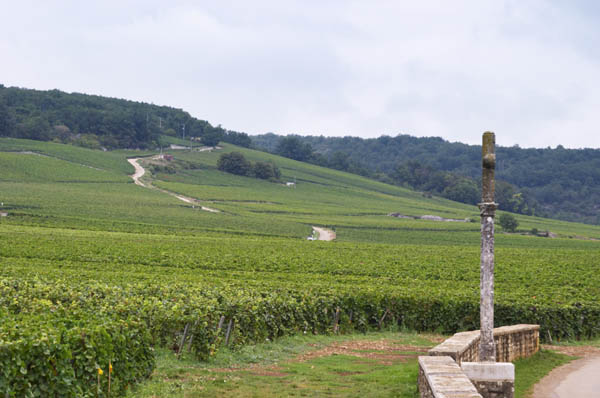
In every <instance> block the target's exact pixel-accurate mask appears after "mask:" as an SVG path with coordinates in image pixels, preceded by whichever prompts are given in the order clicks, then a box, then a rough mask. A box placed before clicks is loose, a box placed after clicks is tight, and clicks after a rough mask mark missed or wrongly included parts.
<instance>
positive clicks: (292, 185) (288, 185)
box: [285, 181, 296, 187]
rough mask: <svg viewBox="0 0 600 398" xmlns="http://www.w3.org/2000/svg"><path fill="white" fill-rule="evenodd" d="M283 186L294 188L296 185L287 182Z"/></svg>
mask: <svg viewBox="0 0 600 398" xmlns="http://www.w3.org/2000/svg"><path fill="white" fill-rule="evenodd" d="M285 186H286V187H295V186H296V183H295V182H291V181H288V182H286V183H285Z"/></svg>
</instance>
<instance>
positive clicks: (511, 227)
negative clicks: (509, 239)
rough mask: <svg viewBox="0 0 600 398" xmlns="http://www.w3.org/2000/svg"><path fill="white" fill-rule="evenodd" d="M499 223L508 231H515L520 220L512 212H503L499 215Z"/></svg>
mask: <svg viewBox="0 0 600 398" xmlns="http://www.w3.org/2000/svg"><path fill="white" fill-rule="evenodd" d="M498 224H500V226H501V227H502V229H503V230H505V231H507V232H515V231H516V230H517V227H518V226H519V221H517V219H516V218H515V216H513V215H512V214H510V213H502V214H500V217H498Z"/></svg>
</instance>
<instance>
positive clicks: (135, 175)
mask: <svg viewBox="0 0 600 398" xmlns="http://www.w3.org/2000/svg"><path fill="white" fill-rule="evenodd" d="M140 159H141V158H134V159H127V161H128V162H129V163H130V164H131V165H132V166H133V167H134V168H135V173H133V174H132V175H131V178H132V179H133V182H135V183H136V184H137V185H139V186H141V187H144V188H156V187H153V186H150V185H146V184H144V183H143V182H141V181H140V178H142V176H143V175H144V174H146V170H145V169H144V168H143V167H142V166H140V164H139V163H138V160H140ZM156 189H158V190H159V191H161V192H164V193H166V194H169V195H171V196H173V197H175V198H177V199H179V200H181V201H182V202H185V203H190V204H192V205H198V207H199V208H200V209H202V210H204V211H208V212H210V213H220V212H221V211H220V210H217V209H212V208H210V207H206V206H202V205H201V204H200V203H199V201H198V200H196V199H194V198H189V197H187V196H183V195H179V194H177V193H175V192H171V191H167V190H166V189H161V188H156Z"/></svg>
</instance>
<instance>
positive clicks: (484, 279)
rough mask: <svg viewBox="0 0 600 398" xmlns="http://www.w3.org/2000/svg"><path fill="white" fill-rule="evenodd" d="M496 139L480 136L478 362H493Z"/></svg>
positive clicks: (492, 135)
mask: <svg viewBox="0 0 600 398" xmlns="http://www.w3.org/2000/svg"><path fill="white" fill-rule="evenodd" d="M495 144H496V137H495V135H494V133H491V132H489V131H488V132H485V133H484V134H483V144H482V146H481V158H482V181H481V182H482V184H481V191H482V194H481V203H479V210H480V214H481V264H480V285H479V287H480V294H481V301H480V307H479V311H480V322H481V326H480V327H481V331H480V333H481V337H480V341H479V361H481V362H496V346H495V344H494V217H495V215H496V208H497V207H498V204H497V203H495V202H494V184H495V183H494V172H495V168H496V153H495Z"/></svg>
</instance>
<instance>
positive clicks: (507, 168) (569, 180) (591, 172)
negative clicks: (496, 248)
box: [252, 134, 600, 224]
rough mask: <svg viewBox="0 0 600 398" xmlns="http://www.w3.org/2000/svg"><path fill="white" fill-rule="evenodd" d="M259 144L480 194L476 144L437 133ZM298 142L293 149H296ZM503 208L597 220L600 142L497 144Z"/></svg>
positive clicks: (473, 198)
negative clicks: (577, 145) (578, 145)
mask: <svg viewBox="0 0 600 398" xmlns="http://www.w3.org/2000/svg"><path fill="white" fill-rule="evenodd" d="M252 140H253V144H254V146H256V147H257V148H261V149H264V150H267V151H269V152H274V153H278V154H280V155H283V156H287V157H291V158H294V159H298V160H304V161H309V162H312V163H316V164H320V165H324V166H327V167H332V168H336V169H339V170H345V171H349V172H352V173H356V174H361V175H365V176H369V177H373V178H377V179H380V180H382V181H386V182H390V183H394V184H398V185H403V186H408V187H411V188H414V189H417V190H420V191H423V192H425V193H429V194H434V195H440V196H443V197H446V198H449V199H452V200H457V201H460V202H464V203H476V202H477V201H478V199H479V198H480V183H479V179H480V176H481V147H480V146H477V145H466V144H462V143H451V142H448V141H445V140H443V139H442V138H438V137H427V138H417V137H411V136H408V135H398V136H396V137H389V136H381V137H379V138H371V139H363V138H358V137H342V138H339V137H323V136H308V137H302V136H285V137H283V136H278V135H275V134H264V135H260V136H255V137H252ZM294 147H296V148H295V149H293V148H294ZM496 152H497V159H498V163H497V166H496V167H497V168H496V177H497V183H496V201H497V202H499V203H500V209H503V210H508V211H512V212H516V213H521V214H529V215H539V216H545V217H552V218H558V219H563V220H570V221H579V222H585V223H589V224H600V150H599V149H565V148H563V147H562V146H558V147H557V148H554V149H552V148H549V147H548V148H541V149H534V148H531V149H529V148H527V149H525V148H520V147H518V146H513V147H497V149H496Z"/></svg>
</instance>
